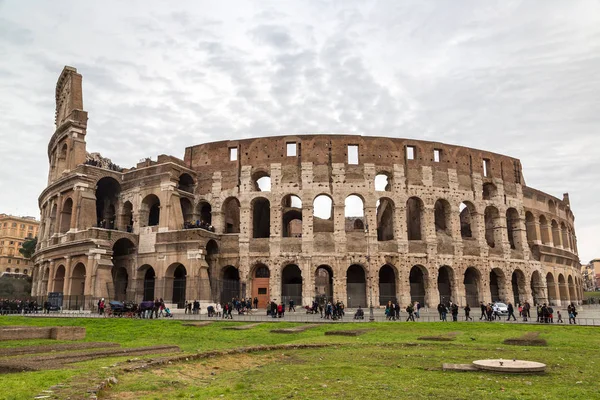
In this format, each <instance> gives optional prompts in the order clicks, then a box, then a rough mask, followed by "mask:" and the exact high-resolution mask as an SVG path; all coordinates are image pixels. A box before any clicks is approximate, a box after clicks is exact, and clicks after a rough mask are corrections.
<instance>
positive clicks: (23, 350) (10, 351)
mask: <svg viewBox="0 0 600 400" xmlns="http://www.w3.org/2000/svg"><path fill="white" fill-rule="evenodd" d="M120 346H121V345H120V344H118V343H110V342H87V343H64V344H48V345H40V346H23V347H11V348H5V349H0V357H11V356H19V355H24V354H40V353H51V352H55V351H69V350H84V349H98V348H102V349H105V348H107V347H120Z"/></svg>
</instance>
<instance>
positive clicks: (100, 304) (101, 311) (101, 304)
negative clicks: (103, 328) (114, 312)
mask: <svg viewBox="0 0 600 400" xmlns="http://www.w3.org/2000/svg"><path fill="white" fill-rule="evenodd" d="M104 307H105V304H104V297H103V298H101V299H100V301H99V302H98V313H99V314H100V315H104Z"/></svg>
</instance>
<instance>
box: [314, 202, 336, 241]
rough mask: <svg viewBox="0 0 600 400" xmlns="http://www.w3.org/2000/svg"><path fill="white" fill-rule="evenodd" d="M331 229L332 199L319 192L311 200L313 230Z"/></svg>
mask: <svg viewBox="0 0 600 400" xmlns="http://www.w3.org/2000/svg"><path fill="white" fill-rule="evenodd" d="M333 231H334V225H333V200H331V197H329V196H327V195H324V194H321V195H319V196H317V197H315V200H314V201H313V232H333Z"/></svg>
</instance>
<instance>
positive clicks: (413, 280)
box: [409, 265, 427, 304]
mask: <svg viewBox="0 0 600 400" xmlns="http://www.w3.org/2000/svg"><path fill="white" fill-rule="evenodd" d="M409 281H410V301H411V302H412V303H414V302H415V301H418V302H419V303H421V304H425V293H426V287H425V286H426V282H427V270H425V268H424V267H422V266H420V265H415V266H414V267H412V269H411V270H410V275H409Z"/></svg>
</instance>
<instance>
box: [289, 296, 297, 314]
mask: <svg viewBox="0 0 600 400" xmlns="http://www.w3.org/2000/svg"><path fill="white" fill-rule="evenodd" d="M289 306H290V308H289V310H288V311H290V312H291V311H292V310H294V312H296V306H295V305H294V299H290V301H289Z"/></svg>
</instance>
